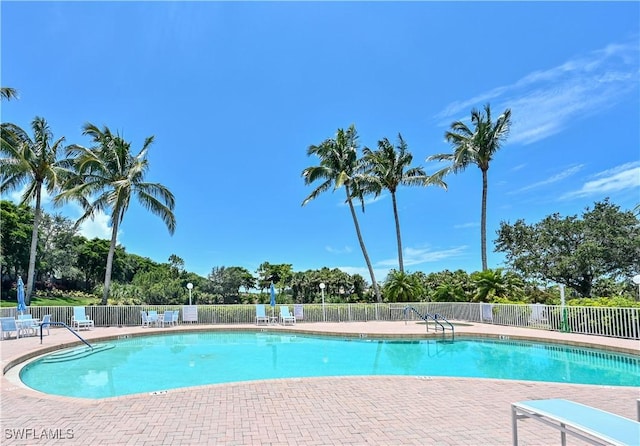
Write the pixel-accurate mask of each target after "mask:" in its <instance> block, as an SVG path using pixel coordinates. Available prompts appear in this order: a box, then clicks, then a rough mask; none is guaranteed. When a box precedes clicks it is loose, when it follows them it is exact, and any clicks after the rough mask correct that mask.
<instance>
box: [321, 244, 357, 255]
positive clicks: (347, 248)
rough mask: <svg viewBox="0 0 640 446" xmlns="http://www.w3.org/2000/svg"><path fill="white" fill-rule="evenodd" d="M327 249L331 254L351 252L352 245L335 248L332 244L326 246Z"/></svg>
mask: <svg viewBox="0 0 640 446" xmlns="http://www.w3.org/2000/svg"><path fill="white" fill-rule="evenodd" d="M324 249H326V250H327V252H330V253H331V254H349V253H350V252H351V251H352V249H351V247H350V246H345V247H344V248H334V247H332V246H325V248H324Z"/></svg>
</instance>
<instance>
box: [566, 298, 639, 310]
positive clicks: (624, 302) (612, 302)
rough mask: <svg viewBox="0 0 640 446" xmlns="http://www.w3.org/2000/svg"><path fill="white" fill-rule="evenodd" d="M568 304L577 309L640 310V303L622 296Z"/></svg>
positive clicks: (586, 299)
mask: <svg viewBox="0 0 640 446" xmlns="http://www.w3.org/2000/svg"><path fill="white" fill-rule="evenodd" d="M566 304H567V305H570V306H576V307H619V308H640V302H638V301H636V300H634V299H629V298H627V297H621V296H615V297H599V298H584V297H583V298H579V299H569V300H567V302H566Z"/></svg>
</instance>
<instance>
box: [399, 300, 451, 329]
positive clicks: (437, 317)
mask: <svg viewBox="0 0 640 446" xmlns="http://www.w3.org/2000/svg"><path fill="white" fill-rule="evenodd" d="M411 311H413V312H414V313H415V314H417V315H418V317H420V319H422V320H423V321H425V323H426V324H425V325H426V326H427V331H429V319H431V320H433V322H435V328H434V329H435V330H436V331H438V327H439V328H441V329H442V332H443V333H444V330H445V329H446V328H448V329H449V330H451V333H453V331H454V330H453V325H452V324H451V322H449V321H448V320H447V319H445V317H444V316H442V315H440V314H438V313H435V314H429V313H424V314H422V313H420V312H419V311H418V310H416V309H415V308H413V307H412V306H409V305H407V306H406V307H404V322H405V324H406V322H407V314H408V313H410V312H411ZM440 321H443V322H444V323H445V324H447V325H448V327H445V326H444V325H442V324H441V323H440Z"/></svg>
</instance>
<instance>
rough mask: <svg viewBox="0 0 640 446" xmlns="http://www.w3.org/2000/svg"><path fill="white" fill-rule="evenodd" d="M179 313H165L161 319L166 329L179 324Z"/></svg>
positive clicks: (171, 311) (170, 311)
mask: <svg viewBox="0 0 640 446" xmlns="http://www.w3.org/2000/svg"><path fill="white" fill-rule="evenodd" d="M178 314H179V313H178V311H173V310H169V311H165V312H164V314H163V315H162V318H161V319H160V323H161V324H162V326H163V327H164V326H165V325H169V326H173V325H177V324H178Z"/></svg>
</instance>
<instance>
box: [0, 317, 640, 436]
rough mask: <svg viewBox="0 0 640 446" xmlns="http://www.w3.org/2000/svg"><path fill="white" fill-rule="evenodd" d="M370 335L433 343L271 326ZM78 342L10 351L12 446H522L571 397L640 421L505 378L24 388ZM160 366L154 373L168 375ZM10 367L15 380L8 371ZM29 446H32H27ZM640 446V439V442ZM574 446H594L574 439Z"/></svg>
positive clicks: (64, 339) (627, 407) (627, 394)
mask: <svg viewBox="0 0 640 446" xmlns="http://www.w3.org/2000/svg"><path fill="white" fill-rule="evenodd" d="M202 328H215V329H228V328H232V329H241V328H247V329H256V327H255V326H253V325H252V326H240V325H234V326H221V325H216V326H214V327H203V326H196V327H189V328H186V327H184V326H180V327H177V328H176V327H174V328H165V329H161V328H160V329H143V328H140V327H127V328H117V327H111V328H96V329H94V330H91V331H87V332H85V331H83V332H82V335H83V336H85V335H86V336H85V337H86V338H87V339H97V338H105V337H112V338H113V337H117V336H121V335H124V334H138V333H150V332H154V331H156V330H158V331H165V332H166V331H169V330H171V331H176V330H182V329H202ZM268 329H269V330H271V329H273V330H297V331H311V332H324V333H327V332H328V333H349V334H363V335H367V336H373V335H382V336H393V335H405V336H409V335H411V336H425V327H424V325H420V324H416V323H409V324H405V323H404V322H366V323H338V324H329V323H327V324H324V323H315V324H304V323H300V324H298V325H296V326H295V327H269V328H268ZM456 331H457V333H473V334H477V335H481V336H488V337H498V336H509V337H510V338H518V337H523V338H539V339H542V340H548V339H560V340H562V341H563V342H568V343H572V344H576V345H595V346H605V347H606V348H611V349H616V350H619V351H625V352H629V353H632V354H635V355H638V354H640V343H639V342H637V341H630V340H621V339H614V338H601V337H594V336H582V335H575V334H566V333H555V332H548V331H543V330H532V329H515V328H509V327H500V326H493V325H483V324H471V325H469V326H460V327H456ZM74 340H75V338H74V337H73V335H72V334H71V333H69V332H67V331H66V330H64V329H52V330H51V335H50V336H45V338H44V342H43V344H42V345H40V339H39V338H35V337H32V338H21V339H19V340H6V341H3V342H1V343H0V349H1V357H2V366H3V370H4V371H5V374H4V375H3V376H2V379H1V382H0V383H1V389H0V391H1V398H0V411H1V413H0V422H1V426H2V436H1V439H0V444H2V445H53V444H55V445H76V444H77V445H125V444H131V445H200V444H211V445H296V444H300V445H443V446H444V445H510V444H511V407H510V404H511V403H512V402H515V401H521V400H527V399H540V398H566V399H570V400H573V401H576V402H580V403H583V404H587V405H590V406H594V407H598V408H600V409H603V410H606V411H609V412H612V413H616V414H619V415H622V416H625V417H627V418H633V419H635V418H636V416H637V414H636V407H637V406H636V400H637V398H640V389H639V388H636V387H612V386H592V385H574V384H555V383H539V382H525V381H503V380H495V379H460V378H436V377H434V378H430V377H398V376H393V377H387V376H378V377H337V378H305V379H282V380H269V381H259V382H250V383H233V384H219V385H210V386H204V387H195V388H187V389H178V390H170V391H168V392H167V393H163V394H157V395H150V394H147V393H145V394H139V395H132V396H126V397H118V398H109V399H103V400H86V399H75V398H64V397H57V396H51V395H45V394H42V393H39V392H35V391H33V390H30V389H28V388H25V387H24V386H23V385H22V384H21V383H20V382H19V380H18V379H17V369H18V367H13V368H9V367H10V366H11V365H12V364H13V363H16V362H19V361H20V358H22V357H24V356H25V355H32V356H35V355H36V354H37V352H38V351H42V349H55V348H60V347H61V346H63V345H66V344H68V343H70V342H74ZM156 366H158V365H155V364H154V365H150V367H156ZM8 368H9V370H7V369H8ZM518 430H519V435H520V445H527V446H530V445H554V444H559V442H560V437H559V433H558V432H557V431H556V430H554V429H552V428H549V427H546V426H544V425H543V424H541V423H537V422H535V421H532V420H527V421H521V422H519V429H518ZM19 436H22V437H23V438H22V439H20V438H18V437H19ZM638 443H639V444H640V439H639V441H638ZM568 444H569V445H581V444H583V442H581V441H579V440H577V439H574V438H572V437H569V439H568Z"/></svg>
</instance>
